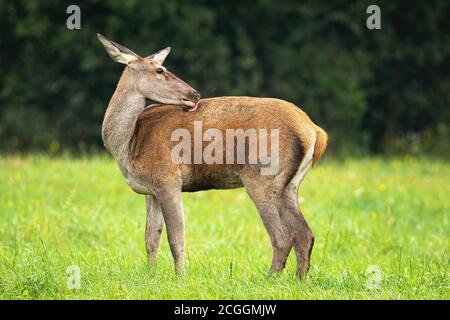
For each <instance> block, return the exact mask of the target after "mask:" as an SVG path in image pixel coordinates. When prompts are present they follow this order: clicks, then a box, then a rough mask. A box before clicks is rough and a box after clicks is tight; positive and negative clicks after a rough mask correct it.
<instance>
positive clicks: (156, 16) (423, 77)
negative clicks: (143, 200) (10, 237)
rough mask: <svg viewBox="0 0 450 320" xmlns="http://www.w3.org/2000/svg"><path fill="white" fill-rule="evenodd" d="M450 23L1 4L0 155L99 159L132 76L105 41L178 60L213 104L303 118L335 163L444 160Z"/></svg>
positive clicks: (230, 4) (424, 11)
mask: <svg viewBox="0 0 450 320" xmlns="http://www.w3.org/2000/svg"><path fill="white" fill-rule="evenodd" d="M70 4H78V5H79V6H80V8H81V30H68V29H67V27H66V20H67V18H68V16H69V15H68V14H66V8H67V6H69V5H70ZM370 4H377V5H379V6H380V8H381V21H382V29H381V30H368V29H367V28H366V19H367V17H368V16H369V15H368V14H367V13H366V9H367V6H368V5H370ZM449 20H450V2H449V1H376V2H373V1H370V2H369V1H269V0H253V1H206V0H205V1H171V0H151V1H139V2H138V1H94V0H92V1H82V2H79V3H72V2H71V1H70V2H65V1H58V0H47V1H29V0H20V1H18V0H16V1H4V0H0V48H1V50H0V151H2V152H17V151H45V152H47V151H51V152H60V151H62V150H71V151H75V152H79V151H81V152H89V151H92V150H101V148H102V143H101V137H100V131H101V123H102V119H103V115H104V112H105V109H106V107H107V104H108V102H109V99H110V97H111V95H112V94H113V92H114V90H115V86H116V83H117V81H118V79H119V76H120V73H121V70H122V69H123V66H122V65H119V64H116V63H114V62H113V61H112V60H111V59H110V58H109V57H108V56H107V54H106V52H105V50H104V49H103V47H102V46H101V44H100V43H99V42H98V40H97V38H96V33H97V32H99V33H102V34H104V35H106V36H107V37H109V38H111V39H113V40H115V41H116V42H119V43H121V44H124V45H125V46H127V47H129V48H131V49H133V50H134V51H136V52H137V53H140V54H142V55H147V54H150V53H152V52H154V51H156V50H159V49H161V48H164V47H166V46H169V45H170V46H172V53H171V54H170V56H169V57H168V59H167V60H166V66H168V67H169V68H170V69H171V70H173V72H174V73H175V74H177V75H178V76H180V77H181V78H182V79H184V80H186V81H187V82H188V83H190V84H191V85H192V86H193V87H195V88H197V89H198V90H199V91H200V93H201V94H202V96H203V97H211V96H223V95H251V96H268V97H277V98H282V99H285V100H288V101H291V102H293V103H295V104H297V105H298V106H299V107H301V108H302V109H304V110H305V111H306V112H307V113H309V115H310V116H311V118H312V119H313V120H314V121H315V122H316V123H317V124H319V125H320V126H321V127H323V128H324V129H325V130H327V131H328V133H329V135H330V149H331V150H332V151H334V152H335V153H350V152H351V153H353V154H354V153H363V154H364V153H427V154H433V155H437V156H444V157H446V156H448V155H449V152H448V148H449V146H450V142H449V134H450V22H449ZM274 116H276V115H274Z"/></svg>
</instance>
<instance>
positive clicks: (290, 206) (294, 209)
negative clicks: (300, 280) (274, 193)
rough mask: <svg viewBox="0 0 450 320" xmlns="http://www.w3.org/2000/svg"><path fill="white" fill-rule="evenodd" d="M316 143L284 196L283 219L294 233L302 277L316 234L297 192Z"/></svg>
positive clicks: (299, 272)
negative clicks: (302, 210)
mask: <svg viewBox="0 0 450 320" xmlns="http://www.w3.org/2000/svg"><path fill="white" fill-rule="evenodd" d="M314 144H315V142H314V143H311V144H310V146H309V148H308V149H307V152H306V154H305V156H304V158H303V159H302V161H301V163H300V166H299V168H298V170H297V173H296V174H295V176H294V177H293V178H292V179H291V181H290V182H289V184H288V185H287V186H286V188H285V190H284V192H283V196H282V201H281V203H282V210H281V211H282V220H283V222H284V223H285V225H286V226H288V227H289V228H290V229H291V233H292V234H294V250H295V254H296V256H297V275H298V276H299V277H302V276H303V275H305V274H306V272H307V271H308V269H309V266H310V257H311V252H312V248H313V245H314V235H313V233H312V231H311V229H310V227H309V226H308V223H307V222H306V220H305V218H304V216H303V215H302V213H301V211H300V206H299V204H298V198H297V192H298V187H299V185H300V183H301V182H302V180H303V178H304V177H305V175H306V172H307V171H308V169H309V167H310V166H311V163H312V159H313V155H314Z"/></svg>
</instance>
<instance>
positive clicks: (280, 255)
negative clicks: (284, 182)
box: [246, 185, 294, 273]
mask: <svg viewBox="0 0 450 320" xmlns="http://www.w3.org/2000/svg"><path fill="white" fill-rule="evenodd" d="M246 187H247V192H248V194H249V195H250V198H251V199H252V200H253V203H254V204H255V206H256V208H257V210H258V212H259V214H260V216H261V219H262V221H263V224H264V226H265V227H266V230H267V232H268V234H269V237H270V240H271V243H272V250H273V258H272V265H271V268H270V269H271V271H272V272H275V273H279V272H281V271H282V270H283V269H284V267H285V265H286V260H287V258H288V256H289V252H290V251H291V249H292V246H293V241H294V238H293V236H292V234H291V233H290V229H289V228H287V227H286V225H285V224H284V223H283V222H282V220H281V217H280V214H279V210H278V208H279V205H278V201H277V199H278V196H277V192H276V191H274V189H273V188H272V187H273V186H269V187H267V188H266V187H264V186H263V187H261V186H256V185H252V186H246Z"/></svg>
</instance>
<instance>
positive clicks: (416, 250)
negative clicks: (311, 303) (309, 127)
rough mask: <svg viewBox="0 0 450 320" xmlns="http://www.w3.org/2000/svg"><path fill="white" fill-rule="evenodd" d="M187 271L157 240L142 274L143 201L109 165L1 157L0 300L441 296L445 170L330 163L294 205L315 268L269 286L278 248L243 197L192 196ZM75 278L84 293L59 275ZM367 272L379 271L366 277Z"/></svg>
mask: <svg viewBox="0 0 450 320" xmlns="http://www.w3.org/2000/svg"><path fill="white" fill-rule="evenodd" d="M183 198H184V206H185V220H186V273H185V274H184V275H183V276H175V274H174V271H173V263H172V257H171V254H170V250H169V247H168V244H167V240H166V235H165V234H164V235H163V239H162V241H161V244H162V245H161V249H160V254H159V261H158V268H157V269H156V270H151V269H150V268H149V266H148V265H147V258H146V252H145V246H144V228H145V203H144V197H143V196H141V195H138V194H135V193H133V192H132V191H131V190H130V189H129V188H128V187H127V185H126V184H125V182H124V180H123V178H122V176H121V175H120V172H119V170H118V168H117V166H116V164H115V162H114V161H113V160H112V159H111V158H110V157H107V156H94V157H86V158H83V157H82V158H70V157H56V158H52V157H48V156H37V155H35V156H24V157H15V156H5V157H3V158H0V299H431V298H435V299H449V297H450V295H449V293H450V284H449V272H448V265H449V245H450V242H449V240H450V225H449V217H450V215H449V213H450V165H449V163H448V162H444V161H438V160H430V159H428V160H424V159H416V158H411V157H405V158H397V159H377V158H367V159H359V160H351V159H348V160H344V161H330V160H328V161H327V159H325V161H321V162H319V165H318V166H317V167H316V168H314V169H312V170H310V171H309V173H308V175H307V176H306V178H305V180H304V181H303V184H302V186H301V187H300V192H299V200H300V203H301V207H302V210H303V213H304V214H305V216H306V218H307V220H308V222H309V224H310V226H311V228H312V229H313V231H314V234H315V236H316V242H315V247H314V249H313V254H312V267H311V270H310V273H309V274H308V277H307V278H306V279H304V280H302V281H300V280H298V279H297V278H296V277H295V255H294V252H291V255H290V257H289V260H288V263H287V267H286V269H285V271H284V272H283V273H282V274H281V275H280V276H278V277H275V276H269V274H268V267H269V265H270V261H271V254H272V249H271V246H270V241H269V237H268V235H267V233H266V231H265V229H264V227H263V225H262V222H261V220H260V218H259V216H258V213H257V212H256V209H255V208H254V206H253V204H252V203H251V201H250V200H249V198H248V196H247V195H246V193H245V191H244V190H243V189H237V190H228V191H221V190H214V191H207V192H198V193H186V194H184V196H183ZM72 265H76V266H78V267H79V268H80V271H81V287H80V289H79V290H76V289H69V288H68V287H67V279H68V274H67V268H68V267H70V266H72ZM373 270H375V271H373Z"/></svg>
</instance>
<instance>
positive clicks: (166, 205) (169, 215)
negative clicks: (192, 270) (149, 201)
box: [156, 188, 184, 273]
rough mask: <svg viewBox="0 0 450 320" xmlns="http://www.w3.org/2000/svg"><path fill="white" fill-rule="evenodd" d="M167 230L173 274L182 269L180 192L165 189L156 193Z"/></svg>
mask: <svg viewBox="0 0 450 320" xmlns="http://www.w3.org/2000/svg"><path fill="white" fill-rule="evenodd" d="M156 197H157V198H158V200H159V203H160V205H161V209H162V214H163V216H164V221H165V223H166V228H167V238H168V240H169V246H170V251H171V252H172V256H173V259H174V262H175V272H176V273H182V272H183V268H184V213H183V204H182V200H181V190H179V189H177V188H174V189H165V190H160V191H159V192H157V193H156Z"/></svg>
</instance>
